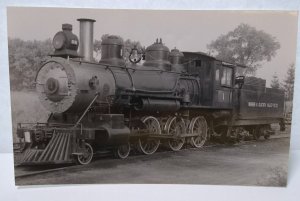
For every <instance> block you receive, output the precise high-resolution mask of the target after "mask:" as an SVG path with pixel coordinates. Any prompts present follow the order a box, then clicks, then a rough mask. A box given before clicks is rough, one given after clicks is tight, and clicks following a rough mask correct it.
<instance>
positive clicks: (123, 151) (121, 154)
mask: <svg viewBox="0 0 300 201" xmlns="http://www.w3.org/2000/svg"><path fill="white" fill-rule="evenodd" d="M129 153H130V143H129V142H128V143H127V144H124V145H120V146H118V148H117V149H116V150H115V151H114V154H115V156H116V157H117V158H120V159H125V158H127V157H128V156H129Z"/></svg>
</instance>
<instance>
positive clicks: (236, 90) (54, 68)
mask: <svg viewBox="0 0 300 201" xmlns="http://www.w3.org/2000/svg"><path fill="white" fill-rule="evenodd" d="M78 21H79V22H80V40H78V38H77V36H76V35H74V34H73V33H72V26H71V25H69V24H64V25H63V30H62V31H61V32H58V33H57V34H56V35H55V37H54V39H53V44H54V47H55V52H54V54H53V55H51V56H52V58H51V59H50V60H47V61H46V62H45V63H43V64H42V66H41V68H40V69H39V71H38V72H37V77H36V88H37V91H38V93H39V97H40V100H41V102H42V103H43V105H44V106H45V107H46V108H47V109H48V110H49V111H51V112H52V113H51V115H50V116H49V119H48V121H47V122H46V123H37V124H24V123H19V124H18V129H17V134H18V137H19V138H22V139H24V141H25V142H26V149H25V151H24V157H23V161H22V164H23V165H35V164H52V163H55V164H58V163H73V162H74V161H77V162H78V163H79V164H88V163H90V162H91V160H92V158H93V154H94V152H96V151H102V150H111V151H113V152H114V153H115V155H116V156H117V157H119V158H122V159H124V158H126V157H128V155H129V153H130V150H131V149H132V148H133V147H134V148H137V150H139V151H140V152H141V153H143V154H146V155H149V154H153V153H154V152H155V151H156V150H157V149H158V148H159V146H160V145H165V146H166V147H168V148H170V149H171V150H173V151H179V150H180V149H181V148H182V147H183V145H184V144H191V145H192V146H194V147H197V148H201V147H203V145H204V144H205V142H206V141H207V140H209V139H210V138H216V137H217V138H221V139H222V140H224V141H239V140H243V139H244V138H246V137H252V138H254V139H258V138H259V137H260V136H264V138H266V139H267V138H269V136H270V135H271V134H272V133H273V132H272V130H271V128H270V124H272V123H279V124H280V126H281V129H284V123H283V105H284V93H283V92H282V91H280V90H275V89H269V88H266V87H265V81H264V80H262V79H259V78H254V77H252V78H245V77H243V76H240V77H237V78H235V74H236V69H237V68H240V67H243V66H241V65H237V64H231V63H228V62H224V61H220V60H218V59H216V58H214V57H212V56H209V55H206V54H204V53H201V52H180V51H179V50H177V49H174V50H172V51H171V52H170V51H169V49H168V48H167V47H166V46H165V45H164V44H163V43H162V41H161V40H160V41H159V40H157V41H156V42H155V43H154V44H153V45H151V46H149V47H148V48H147V49H146V52H144V53H143V54H144V55H145V62H144V63H143V65H138V62H137V61H140V60H141V58H142V55H140V58H139V59H137V60H131V59H130V61H131V64H125V61H124V60H123V58H122V54H121V52H122V48H123V43H122V41H121V40H120V38H118V37H116V36H109V37H108V38H107V39H105V40H104V41H102V48H103V52H102V58H101V60H100V62H99V63H98V62H95V61H94V60H93V57H92V44H93V23H94V22H95V20H92V19H78ZM79 44H80V46H79V48H80V50H79V53H77V49H78V45H79ZM132 53H133V51H132ZM262 114H263V115H262Z"/></svg>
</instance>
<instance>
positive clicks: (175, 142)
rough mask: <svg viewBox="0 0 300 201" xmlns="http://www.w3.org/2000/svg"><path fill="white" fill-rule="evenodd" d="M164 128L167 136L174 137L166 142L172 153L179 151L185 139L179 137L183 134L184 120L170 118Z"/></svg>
mask: <svg viewBox="0 0 300 201" xmlns="http://www.w3.org/2000/svg"><path fill="white" fill-rule="evenodd" d="M166 127H167V129H166V131H167V134H168V135H171V136H172V137H175V138H174V139H170V140H169V141H168V146H169V147H170V149H172V150H173V151H179V150H180V149H181V148H182V146H183V145H184V142H185V139H184V138H181V137H180V135H182V134H184V133H185V123H184V120H183V119H182V118H179V117H172V118H171V119H169V120H168V122H167V124H166Z"/></svg>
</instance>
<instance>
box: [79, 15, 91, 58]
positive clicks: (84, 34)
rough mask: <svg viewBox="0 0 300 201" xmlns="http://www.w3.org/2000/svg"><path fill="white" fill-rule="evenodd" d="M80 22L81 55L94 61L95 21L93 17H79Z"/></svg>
mask: <svg viewBox="0 0 300 201" xmlns="http://www.w3.org/2000/svg"><path fill="white" fill-rule="evenodd" d="M77 21H79V23H80V35H79V38H80V39H79V55H80V56H82V57H83V59H84V60H85V61H93V60H94V58H93V49H94V48H93V45H94V44H93V43H94V36H93V35H94V22H96V20H93V19H84V18H80V19H77Z"/></svg>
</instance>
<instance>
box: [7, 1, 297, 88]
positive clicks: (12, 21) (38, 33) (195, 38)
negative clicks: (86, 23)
mask: <svg viewBox="0 0 300 201" xmlns="http://www.w3.org/2000/svg"><path fill="white" fill-rule="evenodd" d="M297 15H298V13H297V12H292V11H195V10H194V11H174V10H173V11H170V10H169V11H166V10H108V9H107V10H104V9H78V8H77V9H74V8H72V9H69V8H26V7H19V8H18V7H9V8H8V9H7V18H8V23H7V24H8V30H7V31H8V36H9V37H11V38H21V39H23V40H44V39H47V38H52V37H53V36H54V35H55V33H56V32H58V31H60V30H61V25H62V24H63V23H70V24H72V25H73V33H75V34H76V35H78V33H79V22H78V21H77V19H78V18H92V19H95V20H96V22H95V27H94V39H100V38H101V36H102V35H103V34H107V33H108V34H114V35H120V36H121V37H123V39H125V40H126V39H131V40H134V41H140V42H141V44H142V45H143V46H149V45H151V44H152V43H153V42H154V41H155V39H156V38H162V40H163V43H164V44H165V45H166V46H168V47H169V49H173V48H174V47H176V48H177V49H179V50H181V51H202V52H207V44H209V43H210V42H211V41H212V40H215V39H217V38H218V37H219V36H220V35H221V34H226V33H228V32H229V31H232V30H234V29H235V28H236V27H237V26H238V25H239V24H241V23H246V24H248V25H250V26H253V27H255V28H256V29H258V30H263V31H264V32H266V33H269V34H271V35H272V36H274V37H276V39H277V40H278V41H279V43H280V45H281V48H280V49H279V50H278V51H277V54H276V56H275V57H274V58H273V59H272V60H271V61H270V62H264V63H263V67H262V68H261V69H259V70H258V71H257V74H256V75H257V76H258V77H261V78H264V79H266V80H267V85H269V84H270V81H271V79H272V76H273V75H274V74H275V73H276V74H277V76H278V77H279V79H280V80H281V81H282V80H283V79H285V76H286V71H287V68H288V66H289V65H290V64H292V63H295V59H296V45H297V41H296V39H297V18H298V16H297Z"/></svg>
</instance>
